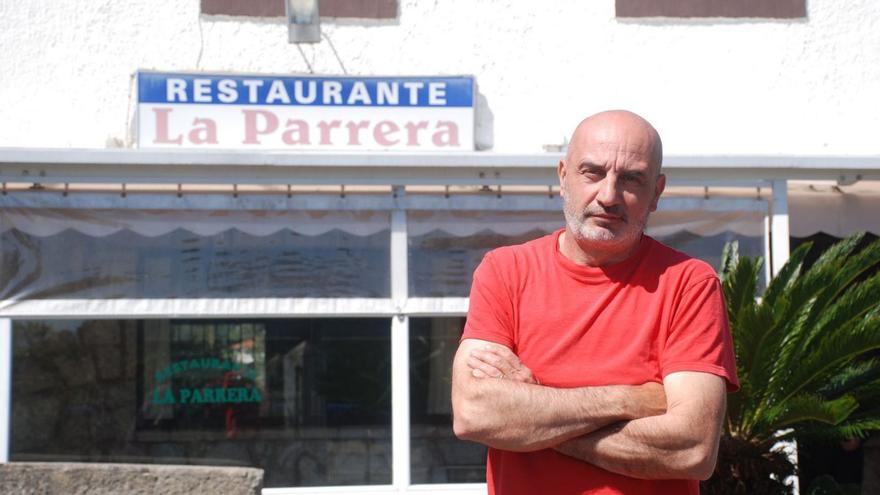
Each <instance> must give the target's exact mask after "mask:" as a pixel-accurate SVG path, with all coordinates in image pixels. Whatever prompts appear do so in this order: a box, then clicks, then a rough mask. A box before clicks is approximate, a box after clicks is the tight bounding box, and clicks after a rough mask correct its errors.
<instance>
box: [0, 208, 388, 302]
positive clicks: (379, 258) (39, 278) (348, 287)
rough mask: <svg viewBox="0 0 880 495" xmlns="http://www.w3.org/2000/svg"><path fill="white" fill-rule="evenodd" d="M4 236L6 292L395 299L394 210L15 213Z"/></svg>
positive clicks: (29, 295)
mask: <svg viewBox="0 0 880 495" xmlns="http://www.w3.org/2000/svg"><path fill="white" fill-rule="evenodd" d="M0 232H2V234H0V266H2V270H0V299H116V298H230V297H247V298H260V297H266V298H285V297H389V295H390V275H389V274H390V254H389V253H390V247H389V246H390V217H389V215H388V213H387V212H382V213H370V212H366V213H354V212H335V213H325V214H319V213H305V212H218V211H195V212H193V211H183V210H181V211H173V210H168V211H164V210H163V211H154V212H143V211H128V210H104V211H101V210H25V209H9V210H8V211H4V212H0ZM316 273H320V276H315V274H316Z"/></svg>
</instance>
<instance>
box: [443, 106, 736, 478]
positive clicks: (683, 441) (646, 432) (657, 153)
mask: <svg viewBox="0 0 880 495" xmlns="http://www.w3.org/2000/svg"><path fill="white" fill-rule="evenodd" d="M661 162H662V144H661V141H660V136H659V135H658V134H657V131H656V130H655V129H654V128H653V127H652V126H651V125H650V124H649V123H648V122H647V121H645V120H644V119H642V118H641V117H639V116H638V115H635V114H633V113H630V112H626V111H609V112H603V113H599V114H597V115H594V116H592V117H589V118H587V119H585V120H584V121H583V122H581V123H580V124H579V125H578V127H577V129H575V132H574V134H573V136H572V139H571V143H570V145H569V149H568V153H567V154H566V156H565V158H564V159H562V160H561V161H560V162H559V165H558V174H559V183H560V186H561V192H560V194H561V196H562V198H563V201H564V208H563V210H564V214H565V219H566V227H565V228H564V229H561V230H559V231H557V232H555V233H554V234H551V235H548V236H545V237H542V238H540V239H536V240H534V241H531V242H528V243H525V244H522V245H519V246H508V247H503V248H500V249H496V250H494V251H492V252H490V253H488V254H487V255H486V256H485V258H484V259H483V261H482V263H481V264H480V266H479V267H478V268H477V270H476V271H475V272H474V281H473V286H472V288H471V295H470V309H469V311H468V318H467V323H466V325H465V329H464V334H463V336H462V340H461V343H460V346H459V349H458V351H457V353H456V356H455V360H454V363H453V385H452V406H453V411H454V430H455V433H456V435H457V436H458V437H459V438H462V439H466V440H473V441H477V442H480V443H483V444H486V445H488V446H489V447H490V448H489V458H488V462H487V473H486V477H487V483H488V487H489V493H492V494H498V495H511V494H524V495H526V494H527V495H534V494H544V493H546V494H587V493H589V494H697V493H699V480H701V479H706V478H708V477H709V476H711V474H712V472H713V470H714V466H715V461H716V458H717V454H718V442H719V436H720V432H721V427H722V421H723V419H724V413H725V405H726V393H727V392H728V391H734V390H736V389H737V388H738V386H739V385H738V382H737V378H736V366H735V363H734V357H733V346H732V343H731V338H730V332H729V329H728V323H727V313H726V310H725V306H724V301H723V297H722V292H721V287H720V284H719V282H718V278H717V277H716V275H715V272H714V270H713V269H712V268H711V267H710V266H709V265H708V264H706V263H704V262H702V261H699V260H696V259H694V258H690V257H689V256H687V255H685V254H683V253H681V252H678V251H675V250H673V249H671V248H669V247H667V246H664V245H662V244H660V243H659V242H657V241H655V240H654V239H652V238H650V237H648V236H646V235H644V229H645V224H646V223H647V220H648V215H649V214H650V213H651V212H652V211H654V210H656V208H657V201H658V199H659V197H660V194H661V193H662V192H663V189H664V187H665V184H666V177H665V176H664V175H663V174H661V173H660V167H661Z"/></svg>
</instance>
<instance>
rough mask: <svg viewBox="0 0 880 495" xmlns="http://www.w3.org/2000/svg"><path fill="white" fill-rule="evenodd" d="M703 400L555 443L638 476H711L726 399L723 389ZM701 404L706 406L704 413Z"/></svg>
mask: <svg viewBox="0 0 880 495" xmlns="http://www.w3.org/2000/svg"><path fill="white" fill-rule="evenodd" d="M721 393H722V394H723V389H722V391H721ZM716 396H717V394H716ZM700 402H701V403H702V404H701V406H700V407H698V408H696V409H694V408H692V409H691V410H690V411H685V413H684V414H680V413H679V412H677V411H675V408H672V409H671V410H670V412H667V413H666V414H662V415H658V416H651V417H646V418H641V419H635V420H631V421H624V422H620V423H616V424H613V425H610V426H608V427H605V428H603V429H600V430H597V431H594V432H592V433H589V434H586V435H582V436H580V437H577V438H573V439H570V440H567V441H565V442H562V443H561V444H559V445H558V446H556V447H555V449H556V450H557V451H558V452H561V453H563V454H566V455H569V456H571V457H575V458H577V459H580V460H582V461H585V462H589V463H590V464H594V465H596V466H599V467H601V468H603V469H606V470H608V471H611V472H614V473H618V474H622V475H625V476H630V477H633V478H643V479H670V478H675V479H706V478H708V477H709V476H711V475H712V471H713V470H714V468H715V460H716V458H717V455H718V440H719V432H720V430H721V422H722V420H723V417H724V409H725V406H724V404H725V401H724V398H723V395H722V396H721V398H720V400H717V401H708V400H707V401H700ZM695 410H698V411H700V413H699V415H700V417H699V419H695V418H697V416H695V413H694V412H693V411H695Z"/></svg>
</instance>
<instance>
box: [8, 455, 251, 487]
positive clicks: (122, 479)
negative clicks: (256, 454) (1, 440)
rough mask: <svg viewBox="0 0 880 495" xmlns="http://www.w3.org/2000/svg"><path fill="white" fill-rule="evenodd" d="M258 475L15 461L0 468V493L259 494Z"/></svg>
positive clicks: (236, 470) (234, 471) (232, 470)
mask: <svg viewBox="0 0 880 495" xmlns="http://www.w3.org/2000/svg"><path fill="white" fill-rule="evenodd" d="M262 481H263V471H262V470H261V469H254V468H238V467H236V468H216V467H204V466H153V465H147V464H78V463H61V462H59V463H51V462H34V463H30V462H14V463H10V464H0V493H4V494H7V495H19V494H29V493H64V494H68V495H77V494H89V495H105V494H106V495H116V494H120V493H125V494H129V495H151V494H154V493H163V494H165V495H196V494H203V493H204V494H216V493H224V494H228V495H258V494H259V493H260V492H261V490H262V488H263V483H262Z"/></svg>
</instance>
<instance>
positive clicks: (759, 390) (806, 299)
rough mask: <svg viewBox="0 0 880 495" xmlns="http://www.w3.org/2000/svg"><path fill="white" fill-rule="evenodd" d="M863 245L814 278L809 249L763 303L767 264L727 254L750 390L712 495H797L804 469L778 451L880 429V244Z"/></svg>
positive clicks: (847, 246) (736, 335)
mask: <svg viewBox="0 0 880 495" xmlns="http://www.w3.org/2000/svg"><path fill="white" fill-rule="evenodd" d="M863 241H864V234H862V235H856V236H853V237H850V238H847V239H845V240H842V241H840V242H838V243H837V244H835V245H834V246H832V247H831V248H830V249H828V250H827V251H826V252H825V253H823V254H822V255H821V256H820V257H819V258H818V259H817V260H816V262H815V263H814V264H813V265H812V267H810V268H809V269H805V266H804V260H805V258H806V257H807V254H808V252H809V250H810V245H809V244H804V245H802V246H800V247H799V248H798V249H796V250H795V251H794V252H792V253H791V256H790V258H789V261H788V262H787V263H786V264H785V266H784V267H783V268H782V269H781V270H780V271H779V273H778V274H777V275H776V276H775V277H774V278H773V279H772V280H771V281H770V283H769V284H768V286H767V289H766V290H765V291H764V293H763V295H762V296H761V297H760V298H759V297H758V293H757V290H758V281H759V277H760V273H761V270H762V268H761V266H762V260H761V258H755V259H752V258H747V257H740V256H739V255H738V253H737V245H736V244H728V245H727V246H725V248H724V252H723V255H722V265H721V270H720V277H721V282H722V285H723V288H724V295H725V298H726V301H727V311H728V316H729V318H730V324H731V333H732V335H733V341H734V347H735V349H736V360H737V371H738V373H739V379H740V383H741V385H742V389H741V390H740V391H739V392H738V393H735V394H732V395H730V396H729V397H728V417H727V423H726V425H725V428H724V432H723V434H722V439H721V449H720V452H719V458H718V465H717V468H716V471H715V475H714V476H713V477H712V478H711V479H710V480H709V481H707V482H704V483H703V493H707V494H754V493H760V494H777V493H778V494H783V493H790V492H791V489H790V488H789V487H787V486H786V485H785V484H784V480H785V479H786V478H787V477H788V476H790V475H793V474H795V466H793V465H792V464H791V463H790V462H789V460H788V458H787V456H786V455H785V454H784V453H783V452H781V451H780V450H779V449H778V447H777V448H774V446H777V444H778V443H779V442H780V441H785V440H792V439H794V438H805V437H812V438H820V439H826V440H829V441H839V440H844V439H851V438H857V437H865V436H866V435H867V434H868V433H870V431H872V430H880V359H878V358H877V357H876V354H877V353H876V352H874V351H875V350H877V349H880V273H877V270H876V267H877V265H878V263H880V241H874V242H872V243H870V244H868V245H865V242H863ZM862 246H864V247H862ZM859 248H860V249H859ZM872 355H874V356H872Z"/></svg>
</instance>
